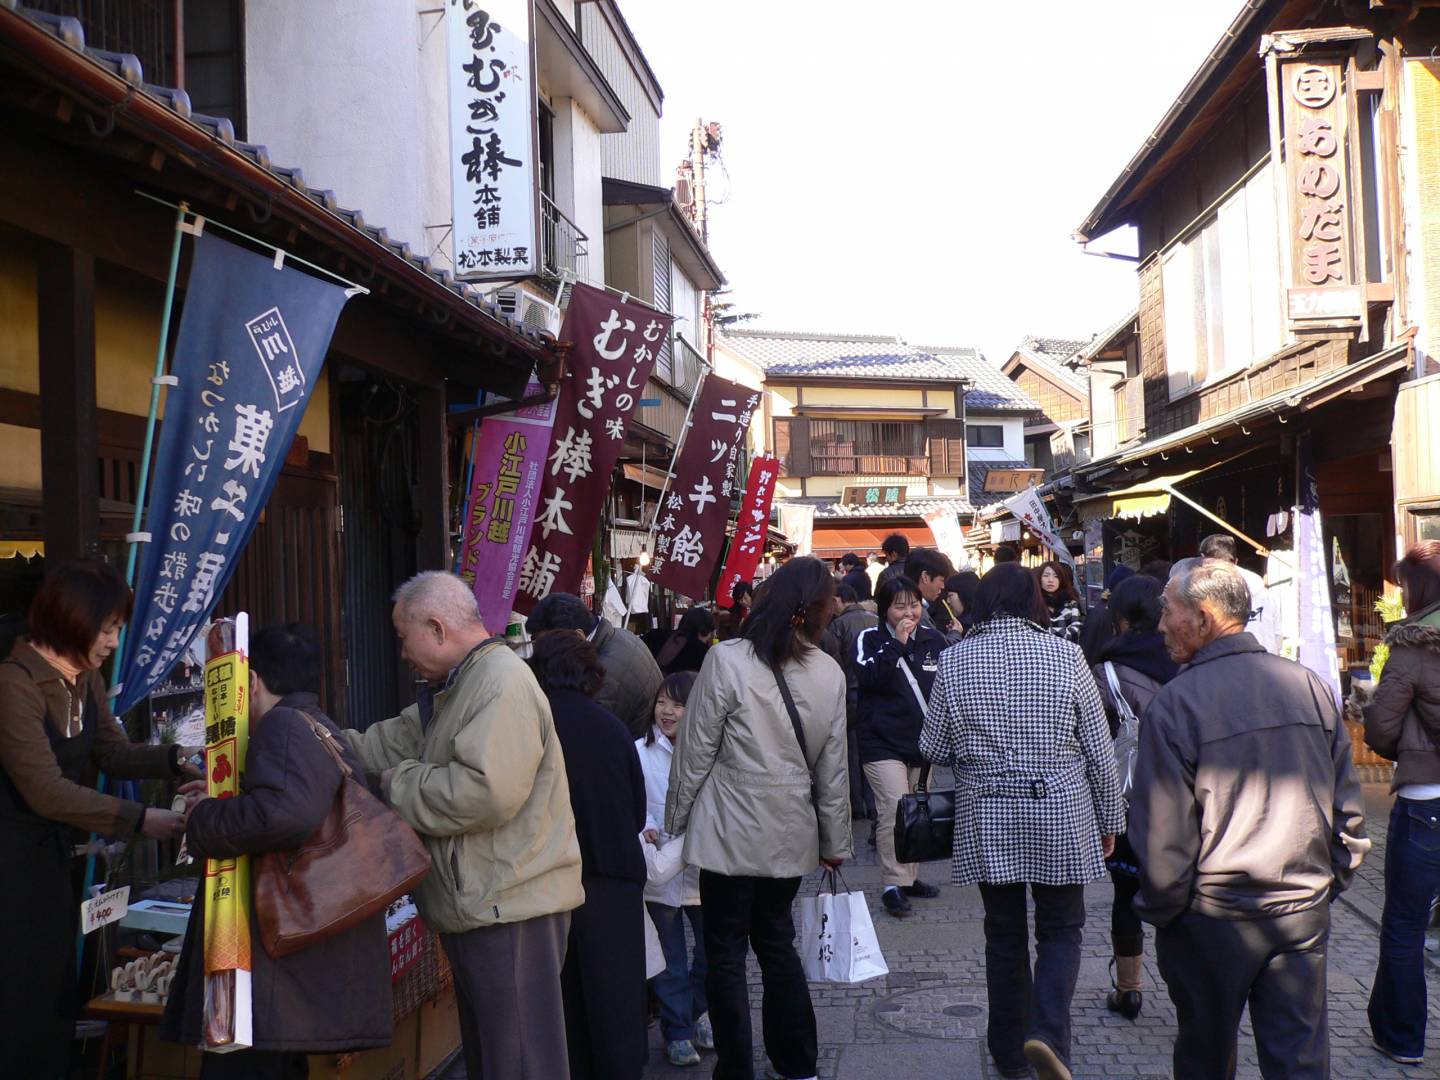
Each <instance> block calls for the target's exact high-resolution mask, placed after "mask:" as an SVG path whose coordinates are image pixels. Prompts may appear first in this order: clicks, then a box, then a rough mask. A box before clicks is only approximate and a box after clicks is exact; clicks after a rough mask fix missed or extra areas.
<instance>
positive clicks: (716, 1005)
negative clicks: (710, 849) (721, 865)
mask: <svg viewBox="0 0 1440 1080" xmlns="http://www.w3.org/2000/svg"><path fill="white" fill-rule="evenodd" d="M799 889H800V879H799V878H756V877H728V876H726V875H724V874H715V873H711V872H710V871H709V870H702V871H700V910H701V913H702V915H703V916H704V920H705V956H706V959H707V960H708V961H709V964H710V970H709V972H708V973H707V975H706V976H705V992H706V996H707V997H709V999H710V1024H711V1027H712V1028H714V1031H715V1053H716V1056H717V1058H718V1060H717V1061H716V1063H715V1073H714V1075H715V1077H716V1078H717V1080H731V1078H743V1080H751V1078H752V1077H753V1076H754V1075H755V1065H754V1054H755V1051H754V1043H753V1040H752V1037H751V1031H750V991H749V987H748V986H747V985H746V980H745V957H746V952H747V945H748V946H749V948H753V949H754V950H755V959H756V960H758V961H759V962H760V982H761V987H762V990H763V993H764V1000H763V1001H762V1003H761V1006H760V1021H761V1025H762V1030H763V1032H764V1040H765V1052H766V1053H767V1054H768V1055H769V1057H770V1064H772V1065H773V1066H775V1068H776V1070H777V1071H778V1072H779V1073H780V1074H781V1075H782V1076H789V1077H806V1076H814V1075H815V1060H816V1055H817V1053H818V1048H817V1041H816V1034H815V1009H814V1006H813V1005H811V1003H810V986H809V984H808V983H807V982H806V981H805V970H804V968H803V967H802V966H801V964H800V954H799V953H797V952H796V951H795V921H794V919H793V918H792V917H791V914H790V906H791V904H793V903H794V902H795V894H796V893H797V892H798V891H799Z"/></svg>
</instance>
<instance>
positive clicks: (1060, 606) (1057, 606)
mask: <svg viewBox="0 0 1440 1080" xmlns="http://www.w3.org/2000/svg"><path fill="white" fill-rule="evenodd" d="M1035 580H1036V581H1038V582H1039V583H1040V595H1041V597H1042V598H1043V599H1044V601H1045V608H1046V611H1047V613H1048V615H1049V625H1050V632H1051V633H1052V634H1054V635H1055V636H1056V637H1060V638H1064V639H1065V640H1066V641H1079V640H1080V629H1081V627H1082V625H1083V624H1084V621H1085V616H1084V615H1083V614H1082V613H1081V611H1080V592H1079V590H1078V589H1076V588H1075V575H1074V574H1073V573H1071V571H1070V567H1068V566H1066V565H1065V564H1064V563H1063V562H1060V561H1059V560H1058V559H1051V560H1049V561H1048V562H1043V563H1041V564H1040V567H1039V569H1037V570H1036V571H1035Z"/></svg>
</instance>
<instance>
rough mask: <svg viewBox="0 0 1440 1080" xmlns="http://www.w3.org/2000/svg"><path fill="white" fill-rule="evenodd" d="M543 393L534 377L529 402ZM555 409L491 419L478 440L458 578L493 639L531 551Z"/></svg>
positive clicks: (542, 408)
mask: <svg viewBox="0 0 1440 1080" xmlns="http://www.w3.org/2000/svg"><path fill="white" fill-rule="evenodd" d="M542 390H543V387H542V386H541V384H540V382H539V380H538V379H534V378H532V379H531V380H530V382H529V384H528V385H527V386H526V387H525V394H524V396H525V397H527V398H528V397H533V396H538V395H539V394H540V393H541V391H542ZM556 405H557V402H555V401H548V402H546V403H544V404H542V405H529V406H526V407H524V408H521V409H516V410H515V411H514V412H510V413H503V414H501V415H499V416H487V417H486V418H485V419H484V420H483V421H481V423H480V434H479V437H478V438H477V439H476V441H475V472H474V479H473V480H472V481H471V485H470V498H469V500H468V503H467V505H468V508H469V509H468V517H467V519H466V521H465V529H464V540H465V543H464V547H463V549H462V554H461V557H460V576H461V577H463V578H464V579H465V580H466V582H468V583H469V584H470V585H471V587H472V588H473V589H474V590H475V602H476V603H477V604H478V605H479V607H480V618H481V619H482V620H483V621H484V623H485V626H486V628H487V629H489V630H490V632H491V633H493V634H502V633H504V632H505V626H506V624H507V623H508V622H509V616H510V607H511V604H513V603H514V600H515V590H516V589H517V588H518V587H519V584H520V571H521V569H522V568H523V567H524V565H525V553H526V552H527V551H528V550H529V549H530V533H531V527H532V526H533V525H534V524H535V507H536V504H537V501H538V500H539V498H540V486H541V481H542V478H543V476H544V470H545V460H546V452H547V450H548V449H549V447H550V432H551V428H552V426H553V425H554V423H555V409H556Z"/></svg>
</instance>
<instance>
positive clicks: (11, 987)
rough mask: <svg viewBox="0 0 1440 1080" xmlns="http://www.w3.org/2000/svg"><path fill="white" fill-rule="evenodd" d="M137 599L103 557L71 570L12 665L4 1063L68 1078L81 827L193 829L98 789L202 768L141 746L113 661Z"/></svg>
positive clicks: (4, 822)
mask: <svg viewBox="0 0 1440 1080" xmlns="http://www.w3.org/2000/svg"><path fill="white" fill-rule="evenodd" d="M133 603H134V598H133V596H132V594H131V592H130V588H129V587H128V586H127V585H126V584H125V579H124V578H122V577H121V576H120V574H119V573H118V572H117V571H116V570H115V569H114V568H112V567H110V566H108V565H106V564H105V563H102V562H99V561H98V560H82V561H79V562H74V563H70V564H67V565H65V566H61V567H59V568H58V569H56V570H54V571H52V572H51V573H50V574H49V576H47V577H46V579H45V582H44V584H42V585H41V586H40V591H39V593H38V594H37V595H36V597H35V601H34V603H33V604H32V605H31V607H30V632H29V634H28V636H26V637H22V638H21V639H20V640H19V641H17V642H16V643H15V647H14V649H13V650H11V652H10V655H9V657H8V658H7V659H6V660H5V661H4V662H3V663H0V866H3V867H4V868H5V871H4V872H5V880H6V883H7V884H6V887H4V888H0V926H6V927H11V928H14V929H15V930H17V931H18V932H17V933H15V934H14V935H12V937H11V940H10V942H9V944H8V945H7V946H6V948H5V949H3V950H0V1017H4V1020H3V1022H0V1061H3V1062H5V1065H6V1069H7V1070H8V1071H9V1074H10V1075H14V1076H37V1077H39V1076H61V1075H68V1058H69V1052H70V1043H71V1039H72V1036H73V1030H74V1023H75V1015H76V1012H77V1006H78V1002H77V1001H76V1000H75V991H76V985H75V935H76V930H77V928H78V926H79V912H78V898H77V897H76V895H75V884H74V876H73V873H72V864H71V858H72V855H71V853H72V851H73V850H74V841H75V838H76V837H75V835H74V834H75V833H85V832H95V833H98V834H99V835H101V836H107V837H126V836H130V835H132V834H141V835H144V836H151V837H156V838H169V837H176V836H179V835H180V833H181V832H182V831H183V829H184V820H183V818H182V817H181V815H179V814H177V813H174V812H173V811H171V810H162V809H155V808H149V809H147V808H146V807H144V806H142V805H140V804H139V803H136V802H130V801H128V800H126V799H117V798H115V797H114V796H111V795H103V794H101V793H100V792H98V791H97V790H95V786H94V784H95V777H96V773H97V771H103V772H105V773H107V774H108V775H110V776H114V777H118V778H140V777H165V776H181V775H193V774H195V773H196V770H192V769H190V768H189V767H188V766H183V765H182V764H181V754H182V751H183V750H184V749H185V748H182V747H178V746H139V745H136V744H133V743H131V742H130V740H129V739H128V738H127V737H126V735H125V731H124V729H123V728H121V727H120V725H119V724H118V723H117V722H116V721H115V717H114V716H113V715H111V713H110V708H109V706H108V705H107V704H106V697H105V680H104V678H103V677H102V676H101V674H100V667H101V665H103V664H104V663H105V661H106V659H108V658H109V656H110V654H111V653H112V652H114V651H115V647H116V645H117V643H118V639H119V634H120V627H121V626H122V625H123V624H124V622H125V620H126V619H127V618H129V616H130V610H131V607H132V605H133Z"/></svg>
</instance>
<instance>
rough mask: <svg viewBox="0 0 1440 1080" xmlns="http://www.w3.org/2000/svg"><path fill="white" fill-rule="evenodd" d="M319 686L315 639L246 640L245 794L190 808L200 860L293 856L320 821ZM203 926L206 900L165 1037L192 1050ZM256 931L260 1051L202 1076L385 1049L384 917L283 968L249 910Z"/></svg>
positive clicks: (264, 635) (253, 1074) (191, 934)
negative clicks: (318, 1056)
mask: <svg viewBox="0 0 1440 1080" xmlns="http://www.w3.org/2000/svg"><path fill="white" fill-rule="evenodd" d="M319 684H320V646H319V645H318V644H317V643H316V641H315V637H314V635H313V634H312V633H311V632H310V631H309V629H308V628H306V627H303V626H300V625H298V624H295V623H291V624H288V625H284V626H267V627H266V628H265V629H263V630H261V631H259V632H258V633H256V634H255V635H254V636H253V637H252V638H251V640H250V745H249V749H248V750H247V752H246V758H245V760H246V769H245V784H244V790H243V791H242V792H241V794H239V795H237V796H235V797H234V798H231V799H211V798H205V797H202V796H200V794H199V792H198V791H196V792H195V793H194V795H193V798H194V799H195V800H198V801H193V802H192V806H191V809H190V813H189V822H188V824H187V826H186V830H185V835H186V840H187V843H188V845H189V850H190V853H191V854H192V855H193V856H194V857H195V858H196V859H197V860H203V859H205V858H226V857H230V856H236V855H252V856H255V855H262V854H264V853H265V852H267V851H288V850H290V849H293V848H297V847H299V846H300V845H301V844H302V843H304V842H305V841H306V840H308V839H309V838H310V837H311V836H312V835H313V834H314V833H315V831H316V830H317V829H318V828H319V827H320V825H321V823H323V822H324V820H325V818H326V816H327V815H328V814H329V813H330V807H331V805H332V804H333V803H334V801H335V796H336V793H337V792H338V790H339V787H340V784H341V775H340V770H339V769H337V768H336V766H335V761H334V760H333V759H332V758H331V757H330V755H329V754H328V753H327V752H326V751H325V748H324V747H323V746H322V745H321V743H320V740H319V739H317V738H316V737H315V734H314V731H313V730H312V728H311V726H310V722H309V720H308V719H306V715H307V714H308V715H309V716H310V717H312V718H313V719H314V720H315V721H316V722H317V723H319V724H322V725H323V726H325V727H327V728H329V729H330V730H331V732H333V733H334V734H336V735H337V736H338V735H339V729H337V728H336V727H335V725H334V723H332V722H331V720H330V718H329V717H327V716H325V714H324V713H322V712H320V708H319V699H318V698H317V697H316V695H315V690H316V688H317V687H318V686H319ZM334 745H336V746H337V747H339V748H340V749H341V751H342V752H343V753H344V755H345V758H346V760H347V762H348V763H349V765H350V767H351V768H352V769H353V770H354V771H355V775H356V776H363V775H364V770H363V768H362V766H361V764H360V762H359V760H358V759H357V758H356V757H355V756H354V754H353V753H352V752H351V751H350V749H349V747H348V745H347V744H346V743H345V741H344V740H343V739H340V738H338V737H337V738H336V739H335V742H334ZM196 784H203V781H196ZM399 827H401V828H403V827H404V826H403V825H401V826H399ZM201 865H203V862H202V863H201ZM251 865H252V877H253V873H254V864H253V863H252V864H251ZM204 925H205V903H204V890H203V889H202V890H200V891H199V893H198V894H197V895H196V898H195V905H194V909H193V910H192V911H191V913H190V922H189V925H188V926H187V927H186V930H185V947H184V949H183V950H182V951H181V954H180V966H179V969H178V970H177V972H176V975H175V980H174V983H173V985H172V986H171V990H170V997H169V1000H168V1001H167V1003H166V1006H165V1018H164V1022H163V1026H162V1029H161V1034H162V1036H163V1037H164V1038H165V1039H167V1040H169V1041H171V1042H178V1043H182V1044H184V1045H186V1046H197V1045H199V1044H200V1042H201V1034H202V1012H203V1006H204V998H205V974H204V971H205V965H204V949H205V945H204V932H203V931H204ZM250 926H251V941H252V945H251V949H250V966H251V999H252V1001H253V1002H254V1013H253V1016H254V1035H255V1038H254V1044H253V1047H252V1048H251V1049H249V1050H236V1051H232V1052H230V1053H227V1054H206V1055H204V1058H203V1062H202V1065H201V1069H200V1075H201V1076H202V1077H204V1078H206V1080H214V1078H217V1077H235V1078H237V1080H239V1078H244V1080H256V1078H262V1080H263V1078H271V1077H274V1078H276V1080H279V1078H281V1077H289V1076H293V1075H297V1074H298V1075H302V1076H303V1075H304V1071H303V1070H304V1067H305V1055H306V1054H307V1053H309V1054H319V1053H343V1052H346V1051H351V1050H363V1049H366V1048H368V1047H375V1046H389V1045H390V1038H391V1033H392V1029H393V1019H392V1012H391V1002H390V949H389V946H388V944H387V942H386V936H385V916H384V913H383V912H382V913H381V914H378V915H375V916H373V917H371V918H369V919H366V920H365V921H364V922H362V923H360V924H359V925H358V926H354V927H352V928H351V929H349V930H345V931H342V932H341V933H338V934H336V935H334V936H333V937H328V938H326V939H324V940H323V941H319V942H316V943H315V944H314V945H311V946H309V947H307V948H305V949H302V950H301V951H299V952H297V953H293V954H291V955H289V956H285V957H280V958H272V957H271V956H270V955H269V953H267V952H266V951H265V949H264V947H263V946H262V945H261V943H260V934H259V930H258V928H257V925H256V921H255V915H254V912H253V909H252V912H251V916H250Z"/></svg>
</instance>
